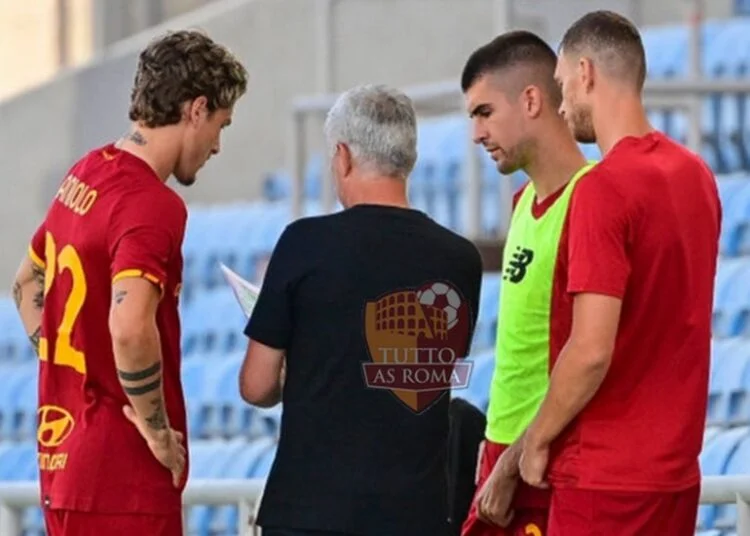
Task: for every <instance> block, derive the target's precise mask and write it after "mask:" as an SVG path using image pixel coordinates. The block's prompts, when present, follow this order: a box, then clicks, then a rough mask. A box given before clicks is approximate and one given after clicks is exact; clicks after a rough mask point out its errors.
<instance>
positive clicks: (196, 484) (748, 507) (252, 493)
mask: <svg viewBox="0 0 750 536" xmlns="http://www.w3.org/2000/svg"><path fill="white" fill-rule="evenodd" d="M263 484H264V481H263V480H260V479H256V480H193V481H191V482H190V483H189V484H188V486H187V488H186V489H185V494H184V500H183V502H184V504H185V506H186V507H189V506H196V505H216V506H218V505H232V504H234V505H237V507H238V508H239V516H238V527H237V534H239V535H240V536H249V535H253V536H255V535H258V534H260V530H259V529H258V528H257V527H255V524H254V521H255V518H254V512H255V507H256V505H257V502H258V499H260V496H261V494H262V492H263ZM700 502H701V504H732V503H736V504H737V535H738V536H750V475H738V476H707V477H704V478H703V482H702V486H701V498H700ZM33 506H39V484H38V483H37V482H3V483H0V536H19V535H20V534H21V531H22V519H23V510H24V509H25V508H29V507H33Z"/></svg>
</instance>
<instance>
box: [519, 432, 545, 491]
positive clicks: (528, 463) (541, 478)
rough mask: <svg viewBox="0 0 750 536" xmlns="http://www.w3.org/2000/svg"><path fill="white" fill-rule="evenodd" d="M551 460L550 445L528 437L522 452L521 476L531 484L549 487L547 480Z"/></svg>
mask: <svg viewBox="0 0 750 536" xmlns="http://www.w3.org/2000/svg"><path fill="white" fill-rule="evenodd" d="M548 462H549V445H544V444H541V443H537V442H535V441H533V439H531V438H529V437H527V440H526V442H525V443H524V447H523V452H522V453H521V461H520V463H519V466H520V468H521V478H523V480H524V482H526V483H527V484H528V485H529V486H534V487H535V488H542V489H547V488H548V487H549V484H548V483H547V481H546V480H545V476H546V473H547V463H548Z"/></svg>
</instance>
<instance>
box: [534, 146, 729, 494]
mask: <svg viewBox="0 0 750 536" xmlns="http://www.w3.org/2000/svg"><path fill="white" fill-rule="evenodd" d="M720 225H721V206H720V201H719V197H718V191H717V186H716V181H715V179H714V177H713V175H712V173H711V171H710V170H709V169H708V167H707V166H706V165H705V164H704V162H703V161H702V160H701V159H700V158H699V157H697V156H696V155H694V154H693V153H691V152H689V151H688V150H687V149H685V148H684V147H682V146H680V145H678V144H677V143H675V142H673V141H672V140H670V139H668V138H667V137H665V136H664V135H662V134H660V133H656V132H654V133H650V134H647V135H646V136H643V137H641V138H635V137H628V138H625V139H623V140H621V141H620V142H619V143H618V144H616V145H615V147H613V148H612V150H611V151H610V152H609V153H608V154H607V155H606V157H605V158H604V159H603V160H602V162H600V163H599V164H598V165H597V166H596V167H595V168H593V169H592V170H591V171H589V172H588V173H587V174H586V175H585V176H584V177H582V178H581V179H580V180H579V182H578V184H577V185H576V188H575V190H574V193H573V196H572V199H571V205H570V209H569V214H568V218H567V222H566V224H565V227H564V230H563V234H562V237H561V240H562V242H561V245H560V251H561V254H560V256H559V258H558V264H557V267H556V272H555V282H554V291H553V299H552V300H553V303H552V320H551V322H552V332H551V342H550V345H551V348H550V355H551V356H552V362H551V366H554V362H555V361H556V359H557V357H558V356H559V354H560V351H561V350H562V348H563V346H564V345H565V343H566V342H567V339H568V337H569V335H570V329H571V321H572V299H573V296H574V295H575V294H576V293H581V292H591V293H597V294H606V295H610V296H615V297H617V298H621V299H622V300H623V303H622V313H621V318H620V325H619V329H618V334H617V340H616V344H615V349H614V354H613V356H612V363H611V366H610V369H609V371H608V373H607V376H606V378H605V379H604V382H603V383H602V385H601V387H600V388H599V390H598V391H597V393H596V395H595V396H594V397H593V399H592V400H591V401H590V402H589V404H588V405H587V406H586V407H585V408H584V409H583V410H582V411H581V413H580V414H579V415H578V416H577V417H576V418H575V419H574V420H573V422H572V423H571V424H570V425H569V426H568V427H567V428H566V430H565V431H564V432H563V433H562V434H561V436H560V437H559V438H558V439H557V441H556V442H555V443H554V444H553V446H552V450H551V463H550V470H549V478H550V481H551V482H552V484H553V485H554V486H556V487H577V488H585V489H608V490H628V491H677V490H683V489H687V488H689V487H692V486H694V485H696V484H698V483H699V481H700V471H699V466H698V455H699V453H700V450H701V446H702V441H703V431H704V425H705V414H706V403H707V393H708V378H709V362H710V341H711V312H712V306H713V291H714V277H715V273H716V262H717V256H718V242H719V231H720Z"/></svg>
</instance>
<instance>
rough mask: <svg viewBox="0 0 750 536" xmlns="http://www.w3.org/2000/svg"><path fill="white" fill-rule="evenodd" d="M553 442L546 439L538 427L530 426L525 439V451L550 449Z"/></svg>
mask: <svg viewBox="0 0 750 536" xmlns="http://www.w3.org/2000/svg"><path fill="white" fill-rule="evenodd" d="M550 443H551V441H550V440H549V439H547V438H545V437H544V435H543V434H542V433H541V431H540V430H539V429H538V427H536V426H534V425H533V424H532V425H531V426H529V429H528V430H527V431H526V436H525V437H524V445H523V448H524V450H531V451H538V450H544V449H547V448H549V445H550Z"/></svg>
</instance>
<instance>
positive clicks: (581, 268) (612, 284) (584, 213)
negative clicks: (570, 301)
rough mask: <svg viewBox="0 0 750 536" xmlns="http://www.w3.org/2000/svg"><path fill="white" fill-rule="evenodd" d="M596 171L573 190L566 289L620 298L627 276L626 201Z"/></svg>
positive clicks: (628, 265) (584, 178) (628, 264)
mask: <svg viewBox="0 0 750 536" xmlns="http://www.w3.org/2000/svg"><path fill="white" fill-rule="evenodd" d="M596 175H600V174H597V173H595V172H590V173H589V175H587V176H585V177H583V178H581V179H580V180H579V182H578V184H577V185H576V188H575V190H574V191H573V196H572V199H571V204H570V214H569V222H568V223H569V228H568V292H571V293H579V292H591V293H596V294H606V295H609V296H614V297H617V298H622V297H623V295H624V294H625V287H626V285H627V282H628V276H629V275H630V259H629V258H628V245H627V241H628V229H629V223H628V217H627V203H626V202H625V200H624V199H623V198H622V196H621V195H620V194H619V193H618V192H617V190H616V189H615V188H614V187H613V186H612V184H611V182H610V181H608V180H607V178H606V177H602V176H596Z"/></svg>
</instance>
